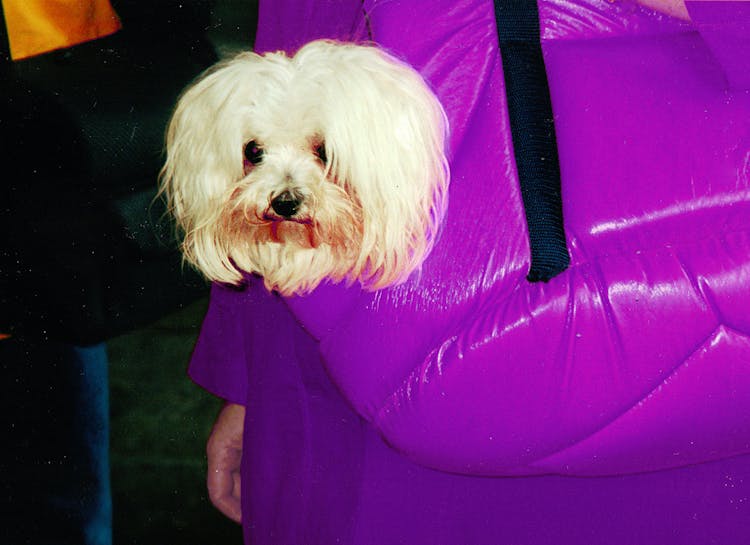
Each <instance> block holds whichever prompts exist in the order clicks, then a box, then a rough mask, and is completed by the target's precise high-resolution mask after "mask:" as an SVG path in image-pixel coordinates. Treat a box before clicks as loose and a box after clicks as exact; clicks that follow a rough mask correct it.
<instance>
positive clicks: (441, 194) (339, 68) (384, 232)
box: [294, 42, 449, 289]
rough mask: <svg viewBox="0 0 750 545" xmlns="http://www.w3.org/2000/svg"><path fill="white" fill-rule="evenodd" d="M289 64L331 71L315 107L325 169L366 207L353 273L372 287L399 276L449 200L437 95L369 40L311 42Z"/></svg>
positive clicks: (427, 244)
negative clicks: (357, 43) (361, 43)
mask: <svg viewBox="0 0 750 545" xmlns="http://www.w3.org/2000/svg"><path fill="white" fill-rule="evenodd" d="M317 54H320V56H321V57H323V58H324V59H325V60H323V61H320V60H319V59H317V57H316V55H317ZM294 61H295V62H298V63H315V62H321V64H322V65H323V66H322V67H321V70H322V71H326V74H327V76H326V77H327V78H328V81H326V82H325V83H324V84H321V89H323V92H324V94H325V97H324V99H323V103H322V104H321V106H320V107H321V108H322V109H323V110H324V115H323V116H322V119H323V121H324V123H325V124H326V127H325V129H324V134H325V138H326V148H327V149H328V151H329V153H330V156H331V157H330V168H331V171H332V174H333V176H334V178H335V179H337V180H339V183H342V184H345V185H347V188H346V189H347V191H348V192H350V194H353V195H354V196H355V198H356V199H357V200H358V201H359V204H360V205H361V209H362V218H363V240H362V245H361V252H360V255H359V258H358V260H357V262H356V264H355V266H354V268H353V270H352V273H351V277H352V278H354V277H356V278H358V279H359V280H360V281H361V282H362V284H363V285H364V287H365V288H368V289H379V288H382V287H385V286H388V285H392V284H396V283H398V282H400V281H403V280H405V279H406V278H407V277H408V276H409V274H410V273H411V272H413V271H414V270H415V269H417V268H419V266H420V265H421V263H422V261H423V259H424V258H425V257H426V255H427V254H428V253H429V251H430V249H431V247H432V244H433V242H434V239H435V237H436V235H437V233H438V229H439V225H440V222H441V220H442V218H443V214H444V212H445V208H446V204H447V189H448V178H449V174H448V167H447V161H446V158H445V154H444V146H445V144H446V142H445V140H446V136H447V120H446V116H445V113H444V111H443V108H442V106H441V105H440V102H439V101H438V99H437V98H436V97H435V95H434V94H433V93H432V91H431V90H430V88H429V86H428V85H427V84H426V83H425V81H424V80H423V79H422V77H421V76H420V75H419V74H418V73H417V72H416V71H415V70H414V69H413V68H411V67H410V66H408V65H406V64H405V63H403V62H401V61H399V60H397V59H396V58H394V57H392V56H390V55H388V54H387V53H385V52H383V51H382V50H379V49H377V48H375V47H369V46H347V45H340V44H338V45H335V46H334V45H332V44H328V43H325V42H313V43H312V44H309V45H308V46H306V47H305V48H303V49H302V50H300V52H299V53H298V54H297V56H295V59H294Z"/></svg>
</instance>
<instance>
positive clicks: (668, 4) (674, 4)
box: [638, 0, 690, 21]
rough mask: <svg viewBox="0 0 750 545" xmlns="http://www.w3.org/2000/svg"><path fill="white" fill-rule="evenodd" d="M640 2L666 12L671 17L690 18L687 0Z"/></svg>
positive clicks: (642, 0)
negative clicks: (686, 5) (686, 4)
mask: <svg viewBox="0 0 750 545" xmlns="http://www.w3.org/2000/svg"><path fill="white" fill-rule="evenodd" d="M638 3H639V4H643V5H644V6H646V7H648V8H651V9H653V10H656V11H660V12H661V13H666V14H667V15H669V16H670V17H677V18H678V19H683V20H685V21H689V20H690V15H689V14H688V10H687V8H686V7H685V0H638Z"/></svg>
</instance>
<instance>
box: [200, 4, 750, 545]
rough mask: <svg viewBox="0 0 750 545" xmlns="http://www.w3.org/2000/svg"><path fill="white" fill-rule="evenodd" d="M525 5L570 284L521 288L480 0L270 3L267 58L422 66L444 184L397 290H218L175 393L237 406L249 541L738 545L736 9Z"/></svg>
mask: <svg viewBox="0 0 750 545" xmlns="http://www.w3.org/2000/svg"><path fill="white" fill-rule="evenodd" d="M538 4H539V10H540V15H541V19H542V20H541V28H542V33H543V36H542V37H543V52H544V58H545V64H546V67H547V71H548V78H549V83H550V94H551V98H552V105H553V110H554V115H555V122H556V129H557V140H558V144H559V151H560V162H561V165H560V166H561V172H562V188H563V202H564V217H565V222H566V230H567V234H568V239H569V247H570V250H571V255H572V264H571V267H570V269H569V270H568V271H566V272H565V273H563V274H562V275H560V276H559V277H557V278H555V279H553V280H552V281H550V282H549V283H548V284H535V285H531V284H528V283H527V282H525V281H524V275H525V272H526V268H527V266H528V257H529V255H528V254H529V253H528V235H527V232H526V225H525V221H524V213H523V208H522V205H521V198H520V192H519V188H518V181H517V177H516V171H515V164H514V162H513V152H512V141H511V137H510V131H509V128H508V121H507V112H506V108H505V88H504V84H503V74H502V66H501V64H500V61H499V51H498V50H497V36H496V29H495V26H494V25H495V21H494V16H493V5H492V2H490V1H489V0H461V1H458V2H456V1H455V0H453V1H448V0H438V1H435V2H430V3H429V7H428V8H425V7H424V6H422V5H420V4H419V3H415V2H406V1H382V2H380V1H368V2H364V3H362V2H355V1H351V2H346V1H339V2H334V1H330V0H329V1H325V2H314V1H313V0H278V1H275V2H261V10H260V22H259V28H258V40H257V45H258V48H259V50H261V51H265V50H278V49H283V50H287V51H293V50H295V49H296V48H297V47H299V45H301V44H302V43H304V42H306V41H309V40H311V39H315V38H319V37H326V38H333V39H340V40H361V39H363V38H371V39H372V40H373V41H374V42H376V43H377V44H379V45H380V46H382V47H384V48H386V49H388V50H389V51H391V52H392V53H394V54H396V55H397V56H398V57H400V58H402V59H404V60H405V61H407V62H409V63H411V64H413V65H414V66H415V67H416V68H417V69H418V70H420V71H422V73H423V74H424V75H425V77H426V78H427V80H428V81H429V83H430V85H431V86H432V87H433V89H434V90H435V92H436V94H437V95H438V96H439V97H440V99H441V100H442V102H443V104H444V106H445V109H446V112H447V115H448V117H449V121H450V124H451V138H450V150H449V151H448V153H449V155H450V157H451V171H452V181H451V187H450V207H449V210H448V214H447V217H446V219H445V222H444V226H443V230H442V233H441V237H440V239H439V241H438V243H437V244H436V246H435V249H434V251H433V253H432V254H431V255H430V256H429V257H428V259H427V260H426V261H425V263H424V264H423V267H422V271H421V273H420V274H419V275H414V276H413V277H412V278H410V279H409V280H408V281H407V282H406V283H404V284H403V285H401V286H397V287H393V288H390V289H387V290H382V291H380V292H377V293H369V292H364V291H362V290H360V289H359V288H358V287H356V286H351V287H346V286H342V285H323V286H321V287H320V289H318V290H317V291H316V292H314V293H313V294H311V295H310V296H308V297H304V298H290V299H287V300H283V299H281V298H279V297H276V296H273V295H270V294H268V293H267V292H265V290H264V288H263V287H262V285H261V283H260V282H251V283H250V286H249V287H248V289H247V290H245V291H231V290H227V289H225V288H218V287H217V288H214V291H213V293H212V302H211V308H210V309H209V313H208V316H207V318H206V322H205V324H204V326H203V330H202V333H201V338H200V340H199V342H198V345H197V347H196V352H195V355H194V358H193V361H192V363H191V376H192V377H193V378H194V379H195V380H196V381H197V382H198V383H199V384H202V385H203V386H205V387H206V388H208V389H209V390H211V391H213V392H214V393H217V394H218V395H222V396H224V397H228V398H229V399H232V400H235V401H238V402H244V403H245V404H247V406H248V423H247V426H248V427H247V430H248V431H247V432H246V436H245V448H246V452H247V456H246V457H245V459H244V460H243V476H244V477H246V478H244V479H243V486H244V487H245V488H244V490H243V504H244V506H243V508H244V510H245V513H246V520H247V521H248V522H247V523H246V525H245V531H246V539H247V540H248V543H251V542H252V543H254V544H256V545H257V544H260V545H287V544H290V545H292V544H302V543H304V544H310V545H317V544H320V545H328V544H330V543H346V544H352V545H369V544H373V545H374V544H375V543H377V544H378V545H392V544H398V543H408V544H410V545H418V544H424V545H427V544H430V545H434V544H443V543H444V544H451V545H453V544H455V543H471V544H472V545H484V544H487V545H489V544H497V543H514V544H519V545H543V544H552V543H554V544H555V545H559V544H562V545H573V544H579V543H589V544H594V545H597V544H605V543H606V544H608V545H609V544H613V545H625V544H630V545H632V544H635V543H661V544H665V545H692V544H695V545H698V544H700V545H705V544H708V543H718V544H721V545H743V544H745V543H748V542H750V529H749V528H748V525H747V520H750V519H749V518H748V517H749V516H750V502H748V501H747V498H748V497H749V496H750V488H749V487H750V457H749V456H748V455H747V453H748V451H750V420H749V419H748V417H747V415H748V414H750V396H748V395H747V392H750V374H749V373H748V362H750V341H749V339H750V313H748V312H747V308H749V307H750V289H748V286H750V181H749V180H750V166H749V165H750V159H748V158H749V157H750V95H748V93H747V92H746V91H744V90H742V88H741V84H742V80H741V79H739V80H738V79H737V74H739V75H740V76H742V74H747V73H750V71H748V70H746V69H745V68H744V67H746V64H744V63H746V62H747V59H750V44H748V43H747V41H746V40H745V36H746V35H745V36H742V35H740V36H739V37H738V34H737V33H736V32H734V31H733V29H735V28H741V27H742V25H744V24H745V22H746V19H745V17H744V15H742V14H743V13H745V10H746V5H747V4H750V3H745V5H743V6H739V4H741V3H740V2H728V1H727V2H698V1H694V2H689V3H688V4H689V9H690V12H691V15H693V16H694V19H695V22H694V23H689V22H684V21H677V20H675V19H670V18H669V17H667V16H664V15H661V14H657V13H655V12H653V11H651V10H649V9H647V8H643V7H641V6H639V5H637V4H636V3H635V2H633V1H626V0H623V1H622V2H610V1H608V0H539V2H538ZM709 4H713V5H716V6H718V8H717V11H711V6H709ZM724 4H726V6H724ZM727 14H730V15H731V17H730V16H728V15H727ZM730 19H731V20H730ZM727 25H728V26H727ZM740 34H741V33H740ZM733 74H734V75H733ZM727 81H729V82H730V83H731V84H732V85H731V86H729V87H728V86H727ZM247 477H249V478H247Z"/></svg>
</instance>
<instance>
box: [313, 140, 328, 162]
mask: <svg viewBox="0 0 750 545" xmlns="http://www.w3.org/2000/svg"><path fill="white" fill-rule="evenodd" d="M315 155H317V156H318V159H320V160H321V161H322V162H323V164H326V163H327V162H328V157H327V156H326V146H325V144H318V145H317V146H316V147H315Z"/></svg>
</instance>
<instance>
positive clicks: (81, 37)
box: [2, 0, 121, 60]
mask: <svg viewBox="0 0 750 545" xmlns="http://www.w3.org/2000/svg"><path fill="white" fill-rule="evenodd" d="M2 3H3V11H4V12H5V24H6V27H7V29H8V41H9V42H10V54H11V57H12V58H13V59H14V60H18V59H24V58H26V57H32V56H34V55H39V54H41V53H46V52H47V51H52V50H54V49H60V48H63V47H68V46H71V45H76V44H80V43H82V42H87V41H89V40H94V39H96V38H101V37H102V36H107V35H109V34H112V33H113V32H116V31H117V30H119V29H120V28H121V24H120V18H119V17H118V16H117V13H115V10H114V9H113V8H112V6H111V4H110V3H109V0H2Z"/></svg>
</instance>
